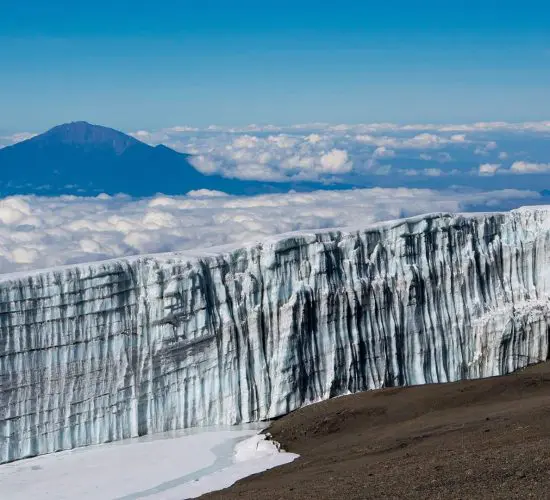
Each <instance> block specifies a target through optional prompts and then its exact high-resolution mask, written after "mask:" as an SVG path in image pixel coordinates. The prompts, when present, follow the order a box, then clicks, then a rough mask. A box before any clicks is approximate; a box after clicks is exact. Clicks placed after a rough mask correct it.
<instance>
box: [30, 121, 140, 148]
mask: <svg viewBox="0 0 550 500" xmlns="http://www.w3.org/2000/svg"><path fill="white" fill-rule="evenodd" d="M34 140H35V141H40V142H46V143H62V144H71V145H76V146H83V147H98V146H99V147H109V148H112V149H113V150H114V151H115V152H116V153H117V154H121V153H123V152H124V151H125V150H126V149H128V148H129V147H130V146H133V145H135V144H139V141H138V140H137V139H134V138H133V137H131V136H129V135H126V134H123V133H122V132H119V131H118V130H114V129H112V128H108V127H102V126H100V125H92V124H91V123H88V122H85V121H78V122H71V123H64V124H62V125H57V126H56V127H53V128H52V129H50V130H48V131H47V132H45V133H43V134H41V135H39V136H37V137H35V138H34Z"/></svg>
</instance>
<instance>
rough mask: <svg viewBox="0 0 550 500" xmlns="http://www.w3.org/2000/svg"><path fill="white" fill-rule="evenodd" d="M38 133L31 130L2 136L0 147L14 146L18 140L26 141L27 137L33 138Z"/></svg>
mask: <svg viewBox="0 0 550 500" xmlns="http://www.w3.org/2000/svg"><path fill="white" fill-rule="evenodd" d="M34 136H36V134H34V133H31V132H18V133H16V134H12V135H5V136H0V149H1V148H5V147H7V146H13V145H14V144H17V143H18V142H22V141H26V140H27V139H32V138H33V137H34Z"/></svg>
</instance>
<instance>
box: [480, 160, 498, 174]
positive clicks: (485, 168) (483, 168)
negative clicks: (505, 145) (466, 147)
mask: <svg viewBox="0 0 550 500" xmlns="http://www.w3.org/2000/svg"><path fill="white" fill-rule="evenodd" d="M499 168H500V164H494V163H484V164H483V165H480V166H479V175H487V176H489V175H495V173H496V172H497V170H498V169H499Z"/></svg>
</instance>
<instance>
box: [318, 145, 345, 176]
mask: <svg viewBox="0 0 550 500" xmlns="http://www.w3.org/2000/svg"><path fill="white" fill-rule="evenodd" d="M320 163H321V166H322V168H323V171H324V172H329V173H331V174H337V173H344V172H349V171H350V170H351V166H352V165H351V162H349V161H348V153H347V151H343V150H341V149H333V150H332V151H330V152H329V153H326V154H324V155H323V156H321V161H320Z"/></svg>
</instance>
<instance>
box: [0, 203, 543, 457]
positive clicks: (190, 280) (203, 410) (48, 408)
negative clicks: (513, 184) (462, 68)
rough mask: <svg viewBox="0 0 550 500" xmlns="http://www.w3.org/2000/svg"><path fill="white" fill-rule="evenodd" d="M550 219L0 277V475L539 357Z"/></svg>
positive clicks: (489, 220) (281, 242)
mask: <svg viewBox="0 0 550 500" xmlns="http://www.w3.org/2000/svg"><path fill="white" fill-rule="evenodd" d="M549 238H550V207H536V208H529V209H519V210H516V211H512V212H509V213H494V214H475V215H452V214H433V215H427V216H422V217H416V218H412V219H404V220H400V221H394V222H389V223H384V224H378V225H375V226H371V227H369V228H367V229H362V230H341V231H337V230H334V231H324V232H319V233H317V234H313V233H312V234H304V233H302V234H288V235H283V236H281V237H279V238H277V239H272V240H269V241H265V242H263V243H261V244H257V245H255V246H251V247H248V248H243V249H225V250H223V249H222V250H221V251H220V253H219V254H214V253H210V254H207V253H203V254H196V255H189V254H186V255H183V254H169V255H168V254H167V255H158V256H145V257H139V258H129V259H120V260H114V261H106V262H100V263H94V264H89V265H79V266H73V267H65V268H59V269H52V270H45V271H40V272H35V273H31V274H27V275H5V276H3V277H0V462H6V461H11V460H15V459H19V458H22V457H28V456H32V455H37V454H43V453H49V452H53V451H56V450H63V449H69V448H73V447H76V446H83V445H90V444H94V443H103V442H106V441H111V440H117V439H122V438H127V437H130V436H137V435H143V434H148V433H154V432H160V431H165V430H169V429H177V428H183V427H188V426H196V425H206V424H233V423H238V422H247V421H253V420H260V419H267V418H270V417H275V416H277V415H281V414H284V413H287V412H289V411H291V410H293V409H295V408H298V407H300V406H302V405H304V404H307V403H309V402H312V401H317V400H321V399H324V398H328V397H331V396H336V395H339V394H345V393H348V392H354V391H360V390H364V389H374V388H379V387H383V386H394V385H407V384H423V383H429V382H446V381H451V380H457V379H461V378H475V377H486V376H490V375H498V374H503V373H506V372H510V371H512V370H514V369H517V368H519V367H523V366H525V365H527V364H529V363H535V362H537V361H541V360H545V359H547V357H548V337H549V324H550V323H549V317H550V308H549V293H550V283H549V272H548V269H549V264H550V239H549Z"/></svg>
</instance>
